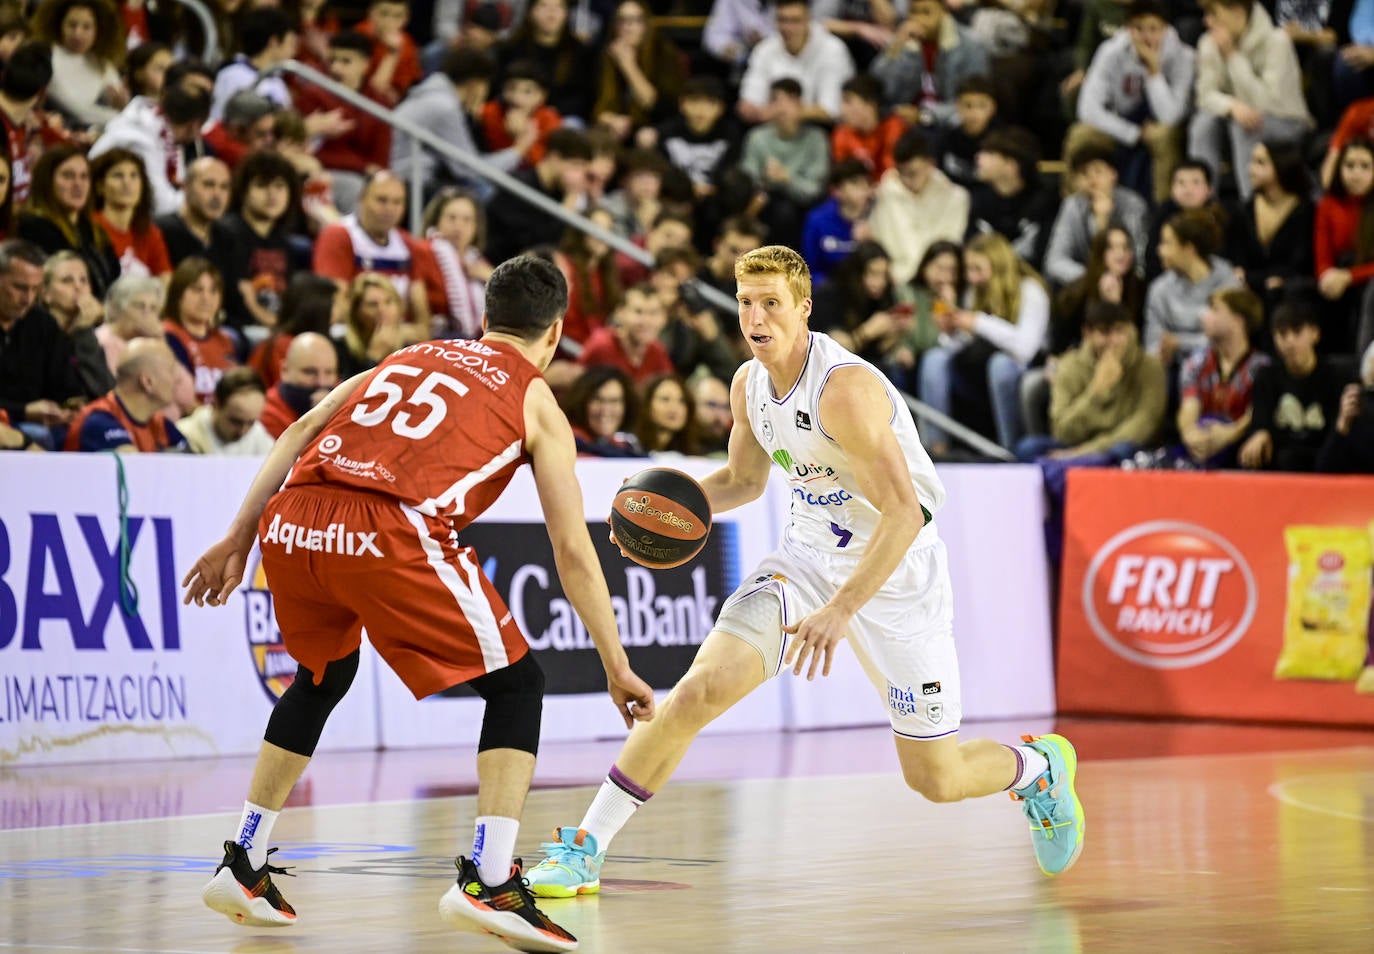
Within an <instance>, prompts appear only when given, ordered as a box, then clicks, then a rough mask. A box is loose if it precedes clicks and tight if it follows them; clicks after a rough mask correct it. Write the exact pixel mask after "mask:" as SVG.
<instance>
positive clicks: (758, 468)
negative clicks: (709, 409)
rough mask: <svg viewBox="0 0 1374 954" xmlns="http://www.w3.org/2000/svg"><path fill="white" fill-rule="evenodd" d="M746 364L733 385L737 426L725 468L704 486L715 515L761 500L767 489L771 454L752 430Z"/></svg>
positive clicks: (731, 393)
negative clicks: (747, 398)
mask: <svg viewBox="0 0 1374 954" xmlns="http://www.w3.org/2000/svg"><path fill="white" fill-rule="evenodd" d="M748 369H749V365H748V364H747V363H746V364H744V365H742V366H741V367H740V369H739V370H738V371H736V372H735V379H734V380H733V381H732V382H730V410H731V412H732V413H733V414H734V416H735V426H734V427H732V428H730V447H729V456H728V457H727V458H726V461H725V466H724V467H722V468H720V469H719V470H717V471H713V472H712V473H710V474H708V475H707V476H706V478H705V479H704V480H702V482H701V489H702V490H705V491H706V499H707V500H709V501H711V512H712V513H724V512H725V511H726V510H734V509H735V508H736V507H742V506H744V505H745V504H747V503H749V502H750V501H751V500H758V499H759V497H761V496H763V491H764V490H765V489H766V488H767V487H768V468H769V465H770V463H771V461H770V460H769V458H768V452H767V451H765V450H764V449H763V447H762V445H760V444H759V441H758V438H756V437H755V436H754V429H753V428H752V427H750V426H749V406H748V402H747V401H746V400H745V397H744V382H745V379H746V378H747V377H748V375H749V370H748Z"/></svg>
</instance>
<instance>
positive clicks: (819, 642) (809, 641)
mask: <svg viewBox="0 0 1374 954" xmlns="http://www.w3.org/2000/svg"><path fill="white" fill-rule="evenodd" d="M849 619H850V614H848V613H846V612H844V611H843V610H841V609H837V608H835V607H833V606H829V605H827V606H822V607H821V608H820V609H818V610H816V612H814V613H811V614H810V615H809V616H803V617H802V618H801V619H799V620H797V621H796V622H795V623H793V624H792V625H791V626H784V627H783V628H782V631H783V632H784V633H787V634H789V635H790V636H792V640H791V642H790V643H789V644H788V646H787V655H786V656H785V657H784V658H783V663H782V664H783V665H784V666H792V675H794V676H800V675H801V674H802V669H803V668H805V667H806V660H807V658H808V657H809V658H810V659H811V668H810V670H809V671H808V672H807V674H806V678H807V679H809V680H810V679H815V678H816V669H817V668H818V667H819V668H820V671H821V675H822V676H828V675H830V664H831V663H832V662H834V660H835V647H836V646H837V645H838V644H839V642H840V640H842V639H844V632H845V630H846V629H847V628H848V627H849ZM822 660H824V665H823V666H822V665H821V663H822ZM794 661H795V662H794Z"/></svg>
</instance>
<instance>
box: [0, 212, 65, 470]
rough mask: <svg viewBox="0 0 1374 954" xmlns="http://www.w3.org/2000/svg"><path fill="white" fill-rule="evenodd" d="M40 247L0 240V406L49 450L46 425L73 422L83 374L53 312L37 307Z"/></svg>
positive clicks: (41, 260)
mask: <svg viewBox="0 0 1374 954" xmlns="http://www.w3.org/2000/svg"><path fill="white" fill-rule="evenodd" d="M44 261H45V259H44V256H43V252H42V251H41V250H40V249H39V248H38V246H36V245H34V244H33V243H32V242H26V241H24V240H23V239H12V240H10V241H8V242H0V410H3V411H5V413H6V414H8V415H9V419H10V424H11V426H12V427H17V428H19V429H20V430H21V431H23V432H24V433H26V434H28V435H29V436H30V437H31V438H33V439H34V440H35V441H37V442H38V443H39V444H41V445H43V446H44V447H45V448H46V449H49V450H51V449H52V448H53V447H54V442H53V435H52V431H51V430H50V428H54V427H56V428H61V427H64V426H65V425H67V424H68V423H70V422H71V419H72V412H71V411H70V410H69V409H68V408H66V407H64V406H63V405H64V404H66V403H67V402H68V401H79V399H80V397H81V379H80V378H79V377H78V375H77V372H76V363H75V361H74V359H73V355H72V344H71V341H70V340H69V339H68V338H67V336H66V335H65V334H63V333H62V329H61V327H59V326H58V324H57V321H56V320H55V319H54V318H53V316H52V315H51V314H49V313H48V312H47V311H45V310H42V309H35V308H34V305H35V303H36V302H37V300H38V293H39V291H40V290H41V289H42V287H43V264H44Z"/></svg>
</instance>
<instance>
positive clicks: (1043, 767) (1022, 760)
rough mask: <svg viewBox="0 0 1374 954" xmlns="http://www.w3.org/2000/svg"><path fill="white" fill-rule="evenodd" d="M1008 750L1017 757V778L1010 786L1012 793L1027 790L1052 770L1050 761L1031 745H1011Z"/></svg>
mask: <svg viewBox="0 0 1374 954" xmlns="http://www.w3.org/2000/svg"><path fill="white" fill-rule="evenodd" d="M1007 748H1009V749H1011V752H1012V754H1013V755H1015V756H1016V778H1015V779H1013V780H1012V783H1011V785H1009V786H1008V788H1010V789H1011V790H1012V791H1019V790H1020V789H1023V788H1025V787H1026V786H1028V785H1030V784H1031V783H1032V782H1034V781H1035V780H1036V779H1037V778H1039V777H1040V776H1042V775H1044V774H1045V773H1046V772H1048V771H1049V770H1050V760H1049V759H1047V758H1045V756H1044V755H1043V754H1041V753H1040V752H1038V751H1036V750H1035V749H1033V748H1031V747H1030V746H1029V745H1009V746H1007Z"/></svg>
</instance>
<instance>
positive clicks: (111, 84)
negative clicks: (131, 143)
mask: <svg viewBox="0 0 1374 954" xmlns="http://www.w3.org/2000/svg"><path fill="white" fill-rule="evenodd" d="M33 25H34V35H35V37H36V38H37V39H39V40H42V41H43V42H44V43H47V44H48V45H49V46H51V47H52V82H51V83H49V84H48V99H47V102H48V105H49V106H50V107H52V108H54V109H56V110H57V111H58V112H61V113H63V114H64V115H66V116H68V117H70V118H71V119H72V121H73V122H75V123H76V124H77V125H79V126H103V125H105V124H106V123H108V122H109V121H110V120H111V119H114V118H115V116H117V115H119V111H120V110H121V109H123V108H124V107H125V106H126V105H128V103H129V90H128V89H127V88H126V87H125V86H124V78H123V76H121V75H120V69H121V67H123V65H124V56H125V52H126V50H125V43H124V24H123V23H122V22H121V20H120V16H119V13H118V12H117V11H116V9H115V7H114V5H113V4H112V3H110V2H109V0H43V2H42V3H40V4H39V5H38V9H37V10H36V11H34V14H33Z"/></svg>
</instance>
